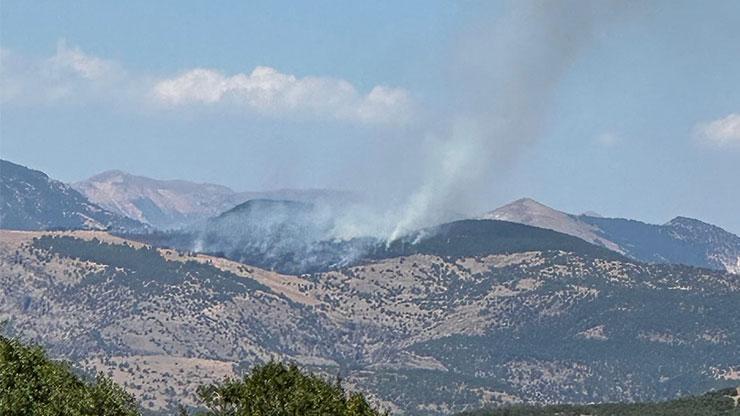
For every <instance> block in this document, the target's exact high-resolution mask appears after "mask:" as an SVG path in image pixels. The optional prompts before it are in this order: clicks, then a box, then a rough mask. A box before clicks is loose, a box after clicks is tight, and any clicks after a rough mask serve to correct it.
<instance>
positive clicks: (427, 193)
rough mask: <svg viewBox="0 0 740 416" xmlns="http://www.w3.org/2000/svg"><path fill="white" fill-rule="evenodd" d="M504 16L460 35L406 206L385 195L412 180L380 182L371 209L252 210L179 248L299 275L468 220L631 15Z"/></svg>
mask: <svg viewBox="0 0 740 416" xmlns="http://www.w3.org/2000/svg"><path fill="white" fill-rule="evenodd" d="M510 5H511V6H512V7H511V8H510V12H509V13H508V14H506V15H505V16H504V17H502V18H499V19H481V20H480V21H478V22H476V23H475V24H474V25H472V26H471V28H470V29H469V30H468V31H467V32H466V33H465V34H463V35H462V36H461V38H460V40H459V43H458V46H457V48H456V54H455V59H453V60H452V62H453V66H454V70H453V74H454V76H453V77H452V79H451V81H450V82H449V84H448V85H449V86H450V87H453V88H454V90H452V91H450V92H449V94H448V95H449V96H450V97H451V98H452V99H451V107H452V108H451V109H448V110H447V111H446V112H445V114H446V115H445V116H443V117H440V116H437V117H433V118H430V125H436V126H441V127H439V128H437V129H434V130H433V131H430V132H427V134H426V136H425V137H424V140H423V142H422V143H423V145H422V146H418V149H417V148H414V151H417V152H420V153H421V154H422V155H423V156H425V160H424V166H423V168H422V169H423V170H422V172H423V176H422V179H421V181H420V185H419V186H418V188H416V189H415V190H414V191H412V192H408V191H406V192H405V193H404V195H405V196H406V197H405V198H404V199H402V200H401V201H402V203H398V200H393V198H389V197H388V195H387V193H389V192H386V191H389V188H392V187H393V184H392V182H400V183H405V182H408V179H409V178H410V177H409V176H403V177H400V178H393V180H392V181H382V180H381V181H379V182H383V183H384V184H385V188H386V189H381V190H380V192H379V193H381V194H383V195H382V197H380V198H376V199H374V200H372V201H362V200H359V201H358V200H343V201H340V202H339V203H338V202H337V201H326V200H325V201H312V203H311V204H299V203H295V202H289V201H272V202H269V201H261V202H260V201H252V202H250V203H246V204H243V205H242V206H240V207H238V208H235V209H234V210H232V212H230V213H228V215H226V214H224V215H222V216H220V217H218V218H216V219H214V220H212V221H211V222H209V223H208V224H205V225H204V226H203V227H202V228H200V229H196V230H192V231H191V233H190V236H191V237H192V236H195V238H194V240H195V241H193V239H192V238H188V237H184V238H183V239H182V240H183V242H182V243H181V245H186V246H187V247H189V248H193V247H194V248H196V249H198V251H200V250H204V251H209V252H220V253H222V254H224V255H226V256H227V257H230V258H234V259H237V260H240V261H243V262H246V263H249V264H255V265H258V266H262V267H266V268H272V269H276V270H280V271H284V272H290V273H304V272H311V271H314V270H321V269H323V268H326V267H327V266H329V267H331V265H340V266H341V265H347V264H352V263H353V262H354V261H355V259H361V258H362V257H363V255H364V254H366V253H369V252H371V251H372V250H376V249H377V247H379V246H383V245H384V246H385V248H388V247H389V246H390V245H391V244H390V243H391V242H393V241H395V240H397V239H399V238H401V237H403V236H407V235H409V234H410V233H412V232H414V231H416V230H418V229H420V228H424V227H429V226H432V225H435V224H440V223H443V222H447V221H451V220H454V219H459V218H460V217H463V216H465V215H466V214H469V211H470V207H471V201H472V199H473V198H475V197H476V196H477V195H481V194H483V195H485V194H486V193H487V192H486V189H485V186H486V185H488V184H489V183H492V182H491V181H489V179H491V176H492V174H495V173H497V172H502V171H503V169H505V168H506V167H507V166H509V165H510V164H511V163H513V162H514V161H516V159H517V156H518V155H519V154H520V153H522V151H523V150H524V149H526V148H527V147H529V146H531V145H533V144H534V143H535V142H536V141H537V139H538V138H539V137H540V135H541V134H542V132H543V129H544V127H546V123H547V120H548V114H549V111H548V110H549V107H550V105H551V99H552V97H553V95H554V93H555V91H556V89H557V87H558V84H559V82H560V81H561V80H562V79H563V77H564V76H565V75H566V74H567V72H568V70H569V68H570V67H571V65H573V64H574V62H575V61H576V60H577V59H578V57H579V56H580V54H581V52H582V51H584V50H585V49H586V48H587V47H588V46H589V45H590V44H591V43H592V41H593V40H594V39H595V35H596V34H597V33H598V32H599V31H600V30H603V29H605V28H606V27H607V26H608V24H609V23H611V22H612V21H613V20H614V19H615V18H617V17H620V16H622V15H623V11H626V10H627V9H629V7H628V6H630V4H629V3H625V2H619V3H616V2H613V3H612V2H604V1H602V2H586V1H575V0H573V1H558V2H555V1H524V0H522V1H516V2H512V3H511V4H510ZM432 119H433V120H435V121H433V122H432V121H431V120H432ZM387 156H388V157H389V158H390V157H392V156H395V155H387ZM389 200H390V201H391V202H388V201H389ZM378 201H381V202H378ZM383 203H385V204H386V205H382V204H383ZM433 232H434V231H433V230H428V231H424V232H421V233H417V234H415V235H416V236H417V237H418V238H423V236H425V235H429V233H433ZM412 243H413V242H412ZM172 244H175V243H172ZM381 250H382V249H381Z"/></svg>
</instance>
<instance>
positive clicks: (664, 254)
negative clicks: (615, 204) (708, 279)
mask: <svg viewBox="0 0 740 416" xmlns="http://www.w3.org/2000/svg"><path fill="white" fill-rule="evenodd" d="M578 218H579V220H581V221H583V222H585V223H588V224H590V225H593V226H595V227H598V229H599V233H600V234H601V235H603V236H604V237H606V238H609V239H610V240H611V241H614V242H615V243H616V244H618V245H619V246H620V247H621V248H622V249H623V250H624V252H625V254H626V255H628V256H630V257H632V258H635V259H638V260H641V261H647V262H655V263H680V264H687V265H690V266H697V267H707V268H712V269H717V270H726V271H729V272H730V273H739V272H740V267H738V266H740V237H738V236H736V235H734V234H732V233H729V232H727V231H725V230H723V229H721V228H719V227H717V226H714V225H711V224H707V223H704V222H701V221H699V220H695V219H691V218H685V217H676V218H674V219H673V220H671V221H669V222H668V223H666V224H664V225H654V224H646V223H643V222H640V221H634V220H627V219H621V218H595V217H586V216H580V217H578Z"/></svg>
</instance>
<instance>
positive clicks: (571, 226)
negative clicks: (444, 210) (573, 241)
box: [481, 198, 623, 253]
mask: <svg viewBox="0 0 740 416" xmlns="http://www.w3.org/2000/svg"><path fill="white" fill-rule="evenodd" d="M481 218H483V219H489V220H503V221H511V222H518V223H520V224H526V225H531V226H534V227H540V228H547V229H549V230H555V231H559V232H561V233H564V234H570V235H572V236H576V237H578V238H580V239H582V240H586V241H588V242H589V243H593V244H598V245H601V246H604V247H606V248H608V249H610V250H613V251H616V252H619V253H623V250H622V249H621V247H619V245H618V244H615V243H614V242H612V241H609V240H608V239H606V238H604V237H603V236H601V235H599V233H598V231H599V230H598V228H597V227H595V226H593V225H591V224H588V223H585V222H583V221H580V220H579V219H578V217H574V216H573V215H570V214H566V213H564V212H560V211H558V210H555V209H552V208H550V207H548V206H546V205H543V204H540V203H539V202H537V201H535V200H533V199H530V198H522V199H519V200H516V201H514V202H512V203H510V204H507V205H504V206H502V207H501V208H498V209H496V210H494V211H491V212H489V213H486V214H484V215H482V216H481Z"/></svg>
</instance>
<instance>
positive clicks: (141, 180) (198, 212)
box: [72, 170, 346, 230]
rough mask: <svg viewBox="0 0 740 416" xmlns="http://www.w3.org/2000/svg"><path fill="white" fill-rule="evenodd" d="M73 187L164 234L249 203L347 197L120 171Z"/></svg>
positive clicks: (78, 183) (114, 171)
mask: <svg viewBox="0 0 740 416" xmlns="http://www.w3.org/2000/svg"><path fill="white" fill-rule="evenodd" d="M72 187H74V188H75V189H77V190H78V191H80V192H81V193H82V194H84V195H85V196H87V197H88V198H89V199H90V200H91V201H93V202H95V203H96V204H99V205H100V206H102V207H104V208H106V209H108V210H110V211H112V212H115V213H117V214H120V215H123V216H126V217H129V218H132V219H135V220H137V221H141V222H144V223H147V224H150V225H152V226H154V227H156V228H159V229H163V230H166V229H172V228H179V227H183V226H187V225H190V224H193V223H197V222H199V221H202V220H205V219H207V218H210V217H214V216H217V215H219V214H220V213H222V212H224V211H227V210H229V209H231V208H233V207H235V206H236V205H238V204H240V203H242V202H244V201H247V200H249V199H258V198H266V199H287V200H295V201H314V200H318V199H322V198H337V197H346V195H344V194H343V193H341V192H338V191H331V190H311V189H309V190H294V189H284V190H275V191H265V192H235V191H233V190H232V189H230V188H227V187H225V186H222V185H215V184H209V183H194V182H188V181H183V180H159V179H152V178H147V177H144V176H137V175H132V174H129V173H126V172H122V171H119V170H112V171H107V172H103V173H100V174H98V175H95V176H93V177H91V178H89V179H87V180H84V181H81V182H76V183H74V184H72Z"/></svg>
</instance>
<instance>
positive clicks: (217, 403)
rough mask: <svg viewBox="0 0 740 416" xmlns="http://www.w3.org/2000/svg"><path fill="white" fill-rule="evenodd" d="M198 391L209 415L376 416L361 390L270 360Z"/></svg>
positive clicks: (376, 412)
mask: <svg viewBox="0 0 740 416" xmlns="http://www.w3.org/2000/svg"><path fill="white" fill-rule="evenodd" d="M198 395H199V397H200V399H201V400H202V402H203V404H204V405H205V407H206V408H207V409H208V411H207V412H206V413H203V415H208V416H268V415H269V416H297V415H301V416H304V415H305V416H314V415H315V416H319V415H323V416H376V415H381V414H382V413H380V412H379V411H377V410H375V409H373V408H372V406H370V404H369V403H368V402H367V400H366V399H365V397H364V396H362V395H361V394H359V393H352V394H347V393H346V392H345V391H344V389H343V388H342V387H341V386H340V384H339V383H336V384H331V383H327V382H326V381H325V380H324V379H323V378H321V377H319V376H316V375H313V374H304V373H302V372H301V371H300V370H299V369H298V367H296V366H295V365H290V366H287V365H285V364H282V363H276V362H270V363H268V364H265V365H262V366H257V367H255V368H253V369H252V371H251V373H250V374H248V375H246V376H245V377H244V379H242V380H229V381H226V382H224V383H222V384H214V385H210V386H203V387H200V388H199V389H198Z"/></svg>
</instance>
